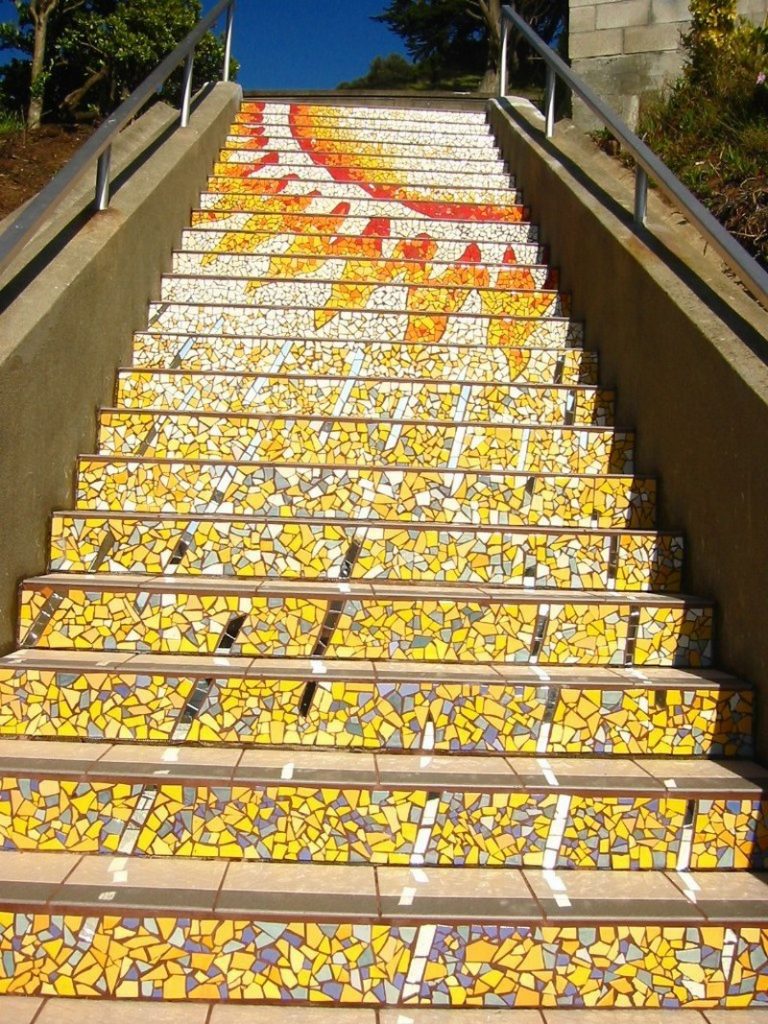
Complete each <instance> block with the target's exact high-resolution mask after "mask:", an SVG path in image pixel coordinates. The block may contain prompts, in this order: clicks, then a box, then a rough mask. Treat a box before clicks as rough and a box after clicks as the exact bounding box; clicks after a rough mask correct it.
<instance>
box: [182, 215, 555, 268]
mask: <svg viewBox="0 0 768 1024" xmlns="http://www.w3.org/2000/svg"><path fill="white" fill-rule="evenodd" d="M317 202H319V200H318V201H317ZM351 206H352V204H351V203H343V204H337V205H336V207H335V208H332V209H329V211H328V212H327V213H312V212H309V213H301V212H298V213H290V212H279V211H277V212H274V213H269V212H266V211H264V209H263V205H260V206H259V212H254V213H248V212H245V213H233V212H231V211H228V210H193V211H192V214H191V218H190V227H189V229H188V231H195V230H197V231H198V232H199V231H200V230H201V229H203V230H205V229H209V230H210V229H213V230H217V231H226V232H230V233H232V232H242V231H245V232H255V233H259V234H270V235H281V234H288V235H291V234H293V235H312V234H315V235H336V236H339V235H341V236H351V237H353V238H356V239H357V240H358V242H357V244H358V245H360V244H361V243H360V239H361V238H363V239H365V238H366V237H370V238H371V239H372V242H371V247H373V246H375V245H377V244H381V240H382V239H401V240H405V241H407V240H411V239H412V240H415V241H422V242H423V244H424V249H427V247H428V246H429V244H430V243H434V246H433V247H434V248H435V249H437V247H438V244H439V243H440V242H443V241H446V242H464V243H466V244H470V245H477V246H480V247H481V251H483V250H484V249H485V248H486V247H487V245H488V243H491V244H493V243H495V244H497V245H500V246H504V247H510V246H512V247H514V251H515V252H517V253H519V254H520V255H519V256H518V262H519V263H529V262H534V263H535V262H538V256H539V255H540V253H541V246H540V245H539V244H538V243H539V238H538V228H537V227H536V225H534V224H530V223H528V222H526V221H521V222H519V223H517V222H507V221H500V222H494V221H482V222H480V221H478V220H477V219H475V220H470V219H469V217H468V216H462V217H451V218H447V217H443V218H434V217H429V216H428V215H427V214H426V213H424V214H419V213H418V212H415V211H411V212H410V214H409V216H408V217H403V216H400V217H383V218H380V217H370V216H361V215H359V214H354V213H352V212H349V211H348V209H347V208H348V207H351ZM469 209H470V208H469V207H464V208H463V210H464V211H469ZM334 211H335V212H334ZM188 231H187V232H185V233H184V235H182V238H183V239H186V238H187V237H188ZM525 246H528V248H527V249H526V248H525ZM182 248H184V249H186V248H189V246H188V245H187V243H186V241H184V242H182ZM465 248H466V245H465ZM224 251H232V250H224Z"/></svg>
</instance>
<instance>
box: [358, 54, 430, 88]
mask: <svg viewBox="0 0 768 1024" xmlns="http://www.w3.org/2000/svg"><path fill="white" fill-rule="evenodd" d="M419 77H420V70H419V68H418V67H417V66H416V65H415V64H411V62H410V61H408V60H406V59H405V57H403V56H401V55H400V54H399V53H390V54H389V56H388V57H374V58H373V60H372V61H371V66H370V68H369V69H368V72H367V74H365V75H363V77H362V78H355V79H353V80H352V81H351V82H340V83H339V88H340V89H408V88H411V87H413V86H415V85H416V83H417V82H418V80H419Z"/></svg>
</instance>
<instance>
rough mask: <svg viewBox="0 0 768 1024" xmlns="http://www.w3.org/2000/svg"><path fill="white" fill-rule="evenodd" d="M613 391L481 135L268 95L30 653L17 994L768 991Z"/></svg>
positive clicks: (173, 283) (119, 399)
mask: <svg viewBox="0 0 768 1024" xmlns="http://www.w3.org/2000/svg"><path fill="white" fill-rule="evenodd" d="M595 286H596V287H599V282H595ZM618 326H619V325H618V324H617V327H618ZM598 379H599V371H598V363H597V357H596V355H595V354H594V353H593V352H590V351H586V350H585V349H584V348H583V337H582V327H581V325H580V324H578V323H574V322H573V321H572V320H571V319H570V317H569V303H568V297H567V296H563V295H560V294H559V293H558V290H557V275H556V272H555V271H553V270H552V269H550V268H549V267H548V266H547V265H546V253H545V252H544V250H543V249H542V247H541V246H540V244H539V242H538V240H537V233H536V229H535V227H534V226H532V225H531V224H530V223H529V220H528V212H527V211H526V209H525V208H524V207H523V206H522V205H521V199H520V196H519V194H518V193H517V192H516V191H515V190H514V188H513V187H512V186H511V183H510V178H509V175H508V171H507V168H506V167H505V166H504V165H503V163H502V162H501V160H500V159H499V157H498V154H497V152H496V149H495V147H494V143H493V140H492V138H491V136H490V135H489V132H488V129H487V126H486V123H485V119H484V115H483V114H482V113H479V112H466V111H465V112H461V111H455V110H453V111H451V110H441V109H423V110H420V109H407V110H402V109H382V108H379V109H376V108H374V109H371V108H365V107H355V106H349V107H343V108H342V107H332V106H306V105H305V106H299V105H295V106H289V105H286V104H282V103H266V104H264V103H259V102H247V103H245V104H244V106H243V108H242V112H241V113H240V115H239V116H238V118H237V123H236V124H235V125H234V126H233V128H232V133H231V135H230V136H229V138H228V139H227V143H226V148H225V149H224V150H223V152H222V153H221V156H220V161H219V162H218V163H217V164H216V166H215V168H214V173H213V176H212V177H211V179H210V182H209V187H208V191H207V192H205V193H204V194H203V196H202V198H201V201H200V209H199V210H197V211H195V212H194V213H193V215H192V224H191V227H190V229H189V230H188V231H186V232H185V233H184V236H183V238H182V240H181V247H180V249H179V251H178V252H176V253H175V255H174V263H173V268H172V272H171V273H170V274H168V275H166V277H165V278H164V279H163V282H162V292H161V295H160V298H159V301H158V302H156V303H153V305H152V306H151V309H150V314H149V322H148V326H147V330H146V331H144V332H142V333H140V334H139V335H137V337H136V342H135V365H134V367H133V368H132V369H126V370H123V371H121V373H120V375H119V379H118V384H117V392H116V407H115V408H113V409H105V410H103V411H102V413H101V415H100V420H99V424H100V427H99V451H98V454H96V455H86V456H83V458H82V459H81V460H80V463H79V466H78V469H77V507H76V509H74V510H72V511H67V512H60V513H57V514H56V515H54V517H53V526H52V538H51V564H50V572H49V574H48V575H46V576H43V577H40V578H36V579H31V580H29V581H27V583H26V584H25V585H24V586H23V588H22V594H21V618H20V633H19V642H20V649H19V651H18V652H16V653H15V654H12V655H10V656H8V657H6V658H5V659H3V660H2V661H1V662H0V733H1V734H2V736H3V737H5V738H4V739H2V740H0V769H1V770H2V777H3V781H2V792H0V843H1V844H2V850H3V852H2V853H0V991H2V992H3V993H5V994H6V997H7V996H11V997H12V996H21V995H26V996H35V997H40V996H42V997H53V996H66V997H102V998H112V997H117V998H119V999H161V1000H168V1001H174V1000H176V1001H189V1000H194V1001H201V1003H204V1004H205V1005H206V1008H205V1014H206V1015H205V1016H201V1017H200V1018H199V1019H200V1020H201V1021H203V1022H204V1021H206V1020H207V1021H210V1022H211V1024H216V1022H218V1021H222V1022H224V1021H225V1020H230V1019H231V1020H232V1021H235V1020H238V1021H240V1020H245V1016H242V1017H241V1016H236V1015H234V1016H231V1017H230V1016H228V1015H227V1014H228V1013H230V1012H231V1013H233V1014H234V1013H235V1011H227V1010H226V1009H224V1008H218V1007H210V1008H209V1007H208V1004H217V1003H226V1002H232V1003H239V1002H243V1001H246V1002H247V1001H254V1002H267V1003H274V1004H295V1003H297V1002H299V1003H300V1002H311V1003H328V1004H331V1006H332V1007H333V1009H332V1010H330V1011H329V1014H328V1016H327V1019H328V1020H329V1021H332V1022H333V1021H337V1022H338V1024H343V1022H348V1024H352V1022H353V1021H354V1022H356V1024H358V1022H370V1024H373V1022H374V1021H376V1020H378V1021H379V1024H395V1022H396V1021H411V1020H423V1021H424V1022H425V1024H426V1021H427V1020H429V1021H432V1020H433V1019H434V1018H433V1017H432V1016H430V1015H424V1016H420V1014H424V1013H425V1012H426V1011H423V1010H421V1011H420V1010H419V1007H433V1008H439V1007H454V1008H457V1009H458V1008H461V1009H462V1015H461V1017H462V1019H464V1020H465V1021H466V1022H467V1024H469V1022H471V1021H476V1022H480V1021H486V1020H490V1019H491V1018H490V1016H486V1014H485V1013H478V1014H475V1013H473V1012H472V1011H471V1010H470V1009H468V1008H471V1007H479V1008H486V1009H487V1008H494V1007H514V1008H516V1009H517V1010H520V1013H518V1014H517V1019H518V1020H519V1021H521V1022H522V1021H529V1020H531V1021H533V1020H538V1021H542V1020H544V1019H548V1020H552V1021H554V1020H559V1019H560V1017H558V1016H557V1013H555V1014H554V1016H552V1015H550V1016H549V1017H544V1018H543V1017H542V1016H541V1015H540V1014H539V1013H538V1012H536V1013H533V1014H530V1015H529V1014H526V1013H525V1012H523V1011H525V1010H526V1009H530V1010H535V1011H538V1010H541V1011H542V1012H544V1013H545V1015H546V1013H547V1012H548V1011H549V1010H553V1009H555V1010H556V1009H558V1008H559V1009H560V1010H563V1009H565V1010H569V1009H573V1008H578V1007H582V1006H586V1007H601V1008H611V1007H627V1008H629V1007H634V1008H675V1007H680V1006H685V1007H688V1008H698V1009H700V1010H702V1011H704V1013H705V1014H706V1012H707V1010H708V1008H724V1007H732V1008H738V1007H748V1006H759V1005H761V1004H766V1003H768V966H767V961H768V898H767V895H766V894H767V893H768V890H767V889H766V886H765V883H764V880H763V878H762V877H761V876H760V874H759V872H760V871H761V870H763V869H764V868H765V867H766V858H768V837H767V836H766V828H765V818H766V804H765V797H764V787H765V784H766V771H765V770H764V769H763V768H761V767H759V766H757V765H756V764H754V763H752V762H751V761H750V760H749V758H750V757H751V754H752V693H751V691H750V689H749V687H748V686H747V685H746V684H744V683H742V682H740V681H738V680H735V679H733V678H731V677H729V676H727V675H725V674H724V673H721V672H718V671H716V670H713V669H712V668H711V667H710V665H711V657H712V607H711V604H710V602H708V601H706V600H701V599H699V598H693V597H686V596H681V594H680V587H681V563H682V553H683V542H682V539H681V538H680V537H679V536H678V535H676V534H674V533H661V532H659V531H658V530H657V528H656V521H655V509H656V484H655V482H654V481H653V480H651V479H646V478H641V477H638V476H637V475H636V474H635V471H634V461H633V438H632V436H631V434H627V433H622V432H619V431H617V430H615V429H614V427H613V408H614V395H613V394H612V393H611V392H610V391H608V390H606V389H604V388H602V387H600V385H599V383H598ZM725 556H726V553H724V557H725ZM32 1004H34V1005H33V1006H32ZM40 1005H41V1004H40V1003H39V1001H34V1000H33V1001H31V1002H30V1003H25V1002H24V1000H16V999H8V998H6V1000H5V1002H4V1001H3V1000H0V1020H3V1019H4V1018H3V1016H2V1015H3V1008H4V1006H5V1008H6V1010H7V1012H10V1013H15V1012H18V1013H19V1014H22V1015H23V1014H25V1013H26V1012H27V1010H29V1012H30V1013H32V1016H29V1017H28V1018H27V1017H25V1018H24V1021H23V1024H26V1021H27V1019H29V1020H32V1019H33V1017H34V1016H35V1014H39V1013H41V1014H42V1016H38V1017H35V1019H36V1020H39V1021H41V1022H44V1021H46V1020H48V1019H49V1017H50V1020H54V1016H55V1019H56V1020H57V1021H61V1020H62V1019H66V1020H69V1019H70V1018H69V1017H65V1018H62V1017H61V1016H60V1014H61V1013H65V1014H66V1011H65V1010H57V1011H56V1015H54V1013H53V1011H50V1014H49V1017H46V1016H45V1014H46V1013H47V1012H48V1010H47V1009H46V1008H45V1007H43V1009H42V1010H40V1009H39V1007H40ZM117 1005H119V1004H117ZM342 1005H352V1006H363V1005H365V1006H366V1007H368V1008H369V1009H366V1010H365V1011H363V1010H360V1011H357V1012H352V1011H349V1014H350V1015H347V1014H345V1012H344V1011H343V1010H340V1009H338V1007H340V1006H342ZM30 1006H32V1008H31V1009H30ZM25 1007H26V1009H25ZM96 1007H97V1010H96V1011H94V1012H96V1013H98V1014H99V1016H98V1019H99V1020H101V1019H102V1016H103V1013H104V1012H105V1011H104V1008H103V1007H101V1006H100V1004H98V1003H97V1004H96ZM386 1007H400V1010H394V1009H389V1010H387V1009H385V1008H386ZM209 1009H210V1013H209ZM86 1012H87V1011H86V1010H84V1009H83V1010H79V1011H78V1013H79V1014H81V1015H80V1016H79V1017H78V1020H86V1019H87V1020H89V1021H90V1020H91V1019H93V1020H96V1019H97V1017H96V1016H93V1018H91V1017H90V1016H88V1017H84V1016H82V1014H83V1013H86ZM120 1012H122V1011H120ZM162 1012H166V1011H162ZM193 1012H194V1011H193V1009H192V1007H191V1006H190V1005H189V1003H188V1002H186V1003H185V1006H184V1008H183V1013H182V1015H181V1016H179V1017H176V1016H173V1017H172V1018H171V1017H167V1018H166V1017H164V1016H162V1015H161V1016H159V1017H157V1018H156V1019H157V1021H162V1020H166V1019H167V1020H171V1019H173V1020H174V1021H175V1020H177V1019H178V1020H182V1019H183V1020H185V1021H186V1020H193V1019H194V1021H197V1020H198V1017H197V1016H195V1017H194V1018H193V1017H186V1016H183V1014H192V1013H193ZM295 1012H296V1011H295V1010H290V1009H289V1008H288V1007H287V1006H285V1007H284V1008H283V1009H282V1010H281V1009H280V1008H279V1007H273V1008H272V1009H270V1010H269V1011H266V1013H267V1015H266V1016H264V1018H263V1019H264V1020H265V1021H273V1020H274V1021H275V1022H278V1021H283V1020H284V1021H289V1020H290V1021H295V1020H298V1019H299V1018H298V1017H297V1016H294V1013H295ZM318 1012H319V1011H318ZM334 1015H335V1016H334ZM513 1016H515V1015H514V1014H513ZM310 1017H311V1019H312V1020H315V1017H313V1016H312V1014H311V1013H310ZM456 1017H457V1019H458V1018H459V1017H460V1015H459V1014H457V1015H456ZM695 1017H698V1015H697V1014H693V1015H690V1014H689V1016H688V1019H689V1020H693V1019H694V1018H695ZM737 1018H738V1015H736V1018H735V1019H737ZM15 1019H16V1018H14V1022H15ZM72 1019H73V1020H74V1019H75V1018H74V1017H72ZM115 1019H116V1020H118V1018H115ZM122 1019H123V1018H122V1017H120V1018H119V1020H120V1021H122ZM125 1019H126V1020H128V1019H132V1018H130V1017H126V1018H125ZM141 1019H144V1018H141ZM147 1019H153V1020H154V1019H155V1018H147ZM248 1019H249V1020H251V1019H253V1020H256V1019H261V1018H257V1017H252V1016H249V1017H248ZM319 1019H320V1017H318V1018H317V1020H319ZM322 1019H323V1020H325V1019H326V1016H325V1015H324V1014H323V1015H322ZM439 1019H440V1020H445V1021H447V1019H448V1018H447V1017H445V1015H443V1016H441V1017H440V1018H439ZM453 1019H454V1018H451V1020H453ZM494 1019H496V1018H495V1017H494ZM575 1019H579V1018H578V1017H577V1018H575ZM626 1019H627V1020H629V1018H626ZM633 1019H634V1018H633ZM660 1019H661V1018H659V1017H654V1018H653V1020H654V1021H657V1020H660ZM699 1019H701V1020H702V1021H704V1020H706V1021H709V1024H716V1022H717V1021H719V1020H720V1019H721V1017H720V1016H718V1011H717V1010H716V1009H713V1010H712V1012H710V1014H709V1016H708V1017H700V1018H699ZM18 1020H19V1021H22V1017H21V1016H19V1017H18Z"/></svg>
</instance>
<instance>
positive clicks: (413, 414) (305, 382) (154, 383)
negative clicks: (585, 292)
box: [115, 370, 614, 426]
mask: <svg viewBox="0 0 768 1024" xmlns="http://www.w3.org/2000/svg"><path fill="white" fill-rule="evenodd" d="M115 403H116V405H118V406H120V407H125V408H130V409H143V408H149V409H151V408H156V409H177V410H180V409H205V410H206V411H215V412H224V413H238V412H245V413H264V414H275V415H277V414H279V413H280V412H281V411H283V410H285V409H290V410H291V412H292V413H293V414H311V413H314V414H315V416H335V415H345V416H376V417H379V418H381V419H387V420H388V419H391V418H392V417H394V416H397V417H400V418H401V419H430V420H451V419H459V420H462V421H466V420H470V421H471V420H482V421H485V422H489V423H537V424H592V425H595V426H597V425H602V426H605V425H610V424H612V423H613V415H614V394H613V392H612V391H605V390H603V389H602V388H594V387H585V386H566V385H553V386H547V385H542V384H470V383H466V382H460V381H456V382H448V381H442V380H439V379H437V378H432V379H430V378H421V379H419V378H415V379H414V380H412V381H403V380H400V379H397V378H393V377H387V378H366V379H360V378H356V377H339V376H335V377H330V376H327V377H305V376H286V375H284V374H279V375H278V374H273V375H264V376H255V375H253V374H240V373H217V374H212V373H196V372H190V371H188V370H170V371H165V372H161V371H158V370H150V371H137V370H121V371H120V373H119V375H118V381H117V395H116V398H115Z"/></svg>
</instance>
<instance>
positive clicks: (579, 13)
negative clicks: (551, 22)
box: [569, 4, 597, 34]
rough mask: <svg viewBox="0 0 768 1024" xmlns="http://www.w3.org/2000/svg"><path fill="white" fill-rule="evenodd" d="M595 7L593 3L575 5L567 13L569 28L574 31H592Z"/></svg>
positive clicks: (572, 32)
mask: <svg viewBox="0 0 768 1024" xmlns="http://www.w3.org/2000/svg"><path fill="white" fill-rule="evenodd" d="M596 10H597V9H596V7H595V5H594V4H590V5H589V6H586V5H585V6H584V7H575V8H573V10H572V11H571V13H570V15H569V30H570V32H571V34H574V33H576V32H593V31H594V29H595V16H596Z"/></svg>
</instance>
